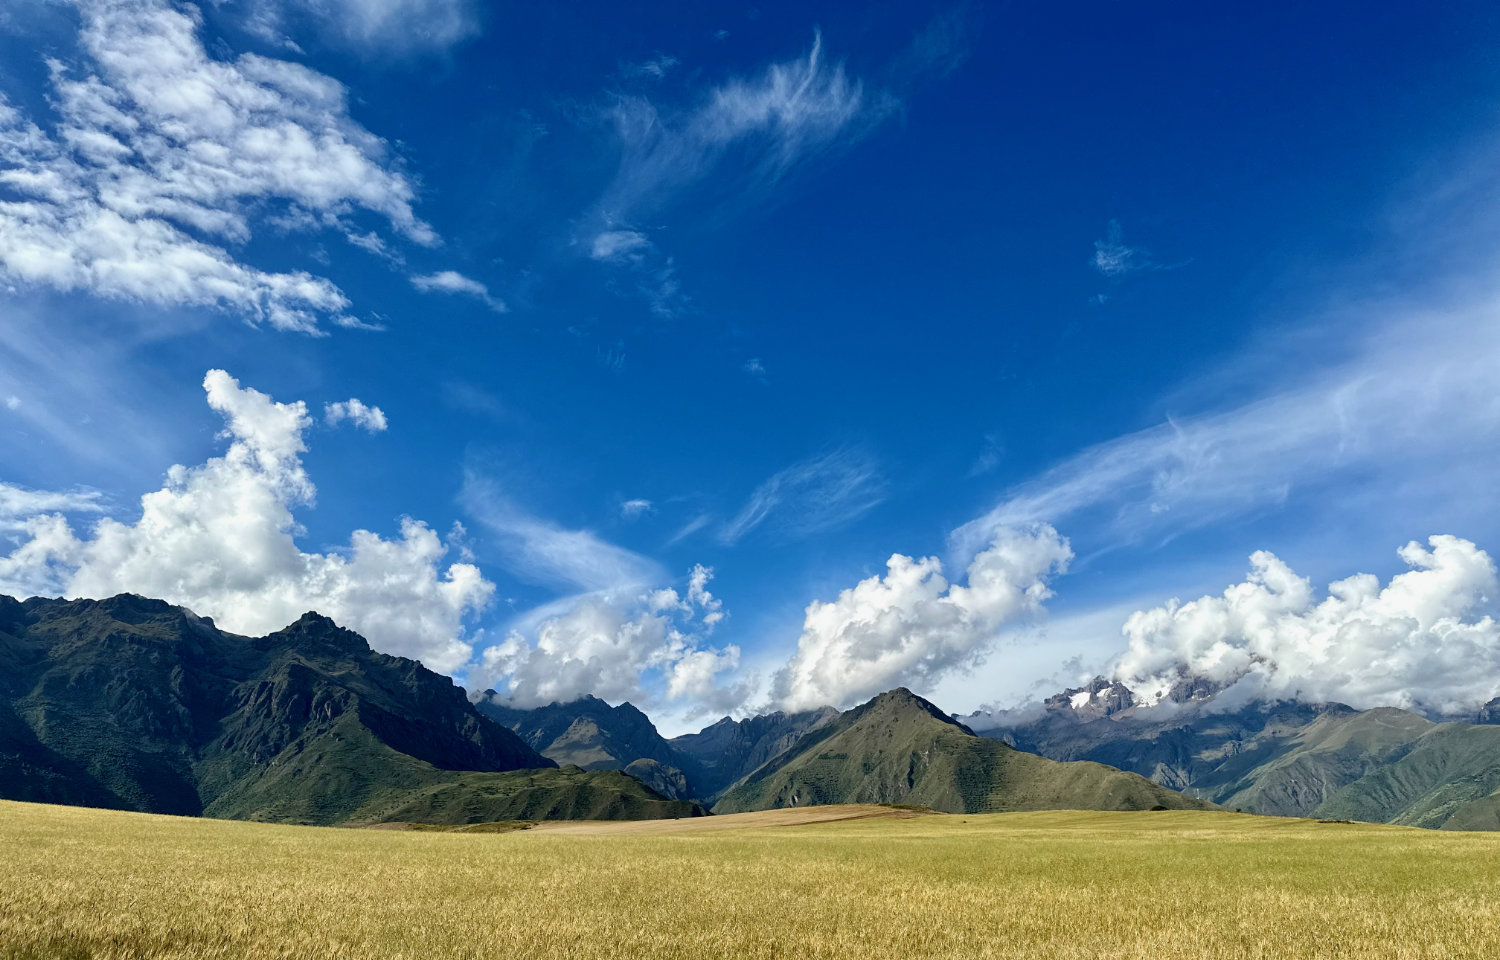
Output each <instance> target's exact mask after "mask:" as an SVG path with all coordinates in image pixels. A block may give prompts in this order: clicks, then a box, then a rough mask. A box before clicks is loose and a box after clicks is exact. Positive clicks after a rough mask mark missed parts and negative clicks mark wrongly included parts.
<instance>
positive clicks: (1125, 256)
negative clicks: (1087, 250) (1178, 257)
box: [1093, 220, 1187, 303]
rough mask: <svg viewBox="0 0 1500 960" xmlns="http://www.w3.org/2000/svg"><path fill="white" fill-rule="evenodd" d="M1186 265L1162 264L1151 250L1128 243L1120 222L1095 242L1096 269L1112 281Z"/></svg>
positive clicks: (1116, 221)
mask: <svg viewBox="0 0 1500 960" xmlns="http://www.w3.org/2000/svg"><path fill="white" fill-rule="evenodd" d="M1186 265H1187V261H1181V262H1178V263H1162V262H1160V261H1158V260H1157V259H1155V258H1154V257H1153V256H1152V255H1151V252H1150V251H1149V250H1146V249H1145V248H1143V247H1139V246H1132V245H1130V244H1128V243H1126V242H1125V228H1124V227H1122V226H1120V221H1118V220H1111V221H1110V222H1109V226H1108V227H1106V228H1105V233H1104V237H1103V238H1102V239H1099V240H1095V241H1094V260H1093V266H1094V269H1095V270H1097V271H1098V272H1099V273H1100V274H1102V275H1103V276H1105V277H1108V278H1109V279H1111V280H1121V279H1124V278H1125V277H1128V276H1130V275H1131V274H1133V273H1143V272H1146V271H1150V270H1176V269H1177V268H1178V267H1182V266H1186ZM1100 302H1101V303H1102V302H1103V301H1102V300H1101V301H1100Z"/></svg>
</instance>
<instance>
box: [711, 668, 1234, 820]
mask: <svg viewBox="0 0 1500 960" xmlns="http://www.w3.org/2000/svg"><path fill="white" fill-rule="evenodd" d="M827 803H903V804H915V805H918V806H924V807H930V808H932V809H934V810H942V811H946V812H949V813H990V812H1001V811H1007V810H1050V809H1084V810H1146V809H1151V808H1153V807H1164V808H1168V809H1206V808H1208V807H1209V806H1211V805H1210V804H1208V803H1205V802H1203V801H1201V800H1197V799H1195V798H1192V797H1188V796H1184V795H1183V794H1181V793H1178V792H1177V791H1175V790H1171V789H1169V788H1166V787H1163V786H1161V785H1159V784H1156V783H1152V782H1151V781H1149V780H1147V779H1145V778H1144V777H1140V776H1137V775H1135V774H1131V773H1124V772H1122V771H1119V770H1115V769H1112V768H1110V767H1106V766H1104V765H1102V764H1098V763H1088V762H1082V763H1058V762H1056V761H1053V760H1048V759H1046V758H1044V757H1040V756H1037V755H1035V754H1029V753H1023V752H1021V751H1018V750H1015V749H1014V748H1012V747H1010V746H1009V745H1008V744H1005V743H1002V742H1000V741H998V740H992V739H988V738H985V737H979V736H976V735H975V734H974V733H973V732H971V731H970V730H969V729H968V728H967V727H965V726H963V725H961V724H959V723H956V722H955V721H954V720H953V719H952V718H950V717H948V716H946V715H945V714H943V712H942V711H940V710H939V709H938V708H937V707H935V706H933V705H932V704H931V703H929V702H927V701H926V700H923V699H922V698H921V697H918V696H916V695H915V694H913V693H911V692H910V691H908V690H905V689H898V690H893V691H890V692H888V693H883V694H881V695H880V696H878V697H876V698H875V699H873V700H871V701H870V702H868V703H866V704H864V705H862V706H859V707H856V708H855V709H853V710H850V711H848V712H847V713H844V714H842V715H840V716H839V717H838V718H837V719H835V720H832V721H830V722H827V723H825V724H823V725H822V726H820V727H818V728H816V729H814V730H813V731H811V732H809V733H808V734H806V735H804V736H803V737H802V738H801V739H799V740H798V741H797V742H796V743H795V744H793V745H792V746H791V747H790V748H789V749H787V750H786V751H784V752H782V753H781V754H780V755H779V756H777V757H775V758H774V759H772V760H771V761H770V762H768V763H766V764H764V765H763V766H761V767H760V768H759V769H757V770H755V771H754V772H753V773H751V774H750V775H749V776H748V777H746V778H745V779H744V780H743V781H741V782H740V783H739V784H738V785H736V786H735V787H733V788H731V789H730V790H729V791H728V792H727V793H726V794H725V795H724V796H723V798H721V799H720V800H719V802H718V804H717V805H716V806H715V807H714V812H716V813H741V812H746V811H750V810H766V809H773V808H777V807H791V806H807V805H815V804H827Z"/></svg>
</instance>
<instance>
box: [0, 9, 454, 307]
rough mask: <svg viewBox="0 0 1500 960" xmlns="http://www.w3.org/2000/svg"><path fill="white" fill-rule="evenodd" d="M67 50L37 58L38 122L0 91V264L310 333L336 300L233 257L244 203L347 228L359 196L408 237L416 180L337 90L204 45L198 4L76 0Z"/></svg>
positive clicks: (245, 213)
mask: <svg viewBox="0 0 1500 960" xmlns="http://www.w3.org/2000/svg"><path fill="white" fill-rule="evenodd" d="M77 6H78V8H79V12H80V14H81V17H82V31H81V33H80V36H79V51H80V57H79V61H78V62H76V63H72V64H65V63H63V62H61V61H57V60H50V61H48V63H49V66H50V67H51V71H52V95H51V100H52V103H53V105H54V107H55V108H56V117H55V120H54V121H53V122H52V124H51V129H50V130H49V129H43V127H42V126H40V125H39V124H38V123H37V122H36V121H34V120H33V119H31V118H28V117H27V116H26V115H24V114H23V113H22V112H21V111H20V110H19V109H17V108H16V107H15V106H13V105H12V104H11V103H9V102H8V101H6V100H5V99H4V97H3V96H0V186H3V187H4V188H5V189H6V190H7V192H8V193H9V194H11V195H12V196H13V197H14V198H15V199H7V200H4V201H0V276H3V277H4V278H5V279H7V280H9V281H10V282H12V283H16V284H21V285H28V286H43V287H51V288H54V289H58V290H68V291H71V290H82V291H86V292H89V293H92V294H95V295H97V296H101V297H105V298H109V299H116V300H133V301H141V302H146V303H154V304H162V305H190V306H217V307H221V308H223V309H226V310H229V311H231V312H233V313H236V314H238V315H240V316H241V317H243V318H245V319H246V320H248V321H250V322H252V323H261V322H264V323H268V324H270V325H271V326H273V327H276V328H278V329H286V330H299V331H303V332H313V331H315V330H316V329H317V328H318V325H319V321H320V319H323V318H332V319H334V320H339V321H342V322H344V323H346V324H348V323H349V322H350V321H351V318H349V317H347V316H346V314H345V311H346V310H347V308H348V306H349V302H348V299H347V298H346V297H345V296H344V294H343V293H342V292H341V291H340V290H339V289H338V287H336V286H335V285H334V284H333V283H332V282H330V281H328V280H326V279H324V278H321V277H316V276H313V275H312V274H309V273H307V272H304V271H296V272H290V273H275V272H267V271H263V270H260V269H257V268H255V267H253V266H250V265H248V264H245V263H242V262H241V261H240V260H239V259H237V257H236V255H235V254H233V253H232V252H231V251H230V247H231V246H233V245H238V244H242V243H244V242H245V241H246V240H248V239H250V238H251V235H252V224H253V223H254V222H255V220H256V219H257V217H259V218H261V219H267V218H268V210H269V206H270V205H274V206H275V209H276V210H277V211H278V212H277V213H276V215H275V221H276V223H278V224H279V225H280V226H281V227H283V228H287V229H294V228H311V227H318V226H339V227H341V229H342V230H343V231H344V232H348V227H347V226H344V224H346V222H347V221H349V220H350V219H351V218H353V217H354V216H355V215H356V214H357V212H358V211H360V210H363V211H366V212H368V213H372V214H375V215H377V216H379V217H382V218H384V219H385V220H386V221H387V222H388V223H389V224H390V225H391V227H392V228H394V229H395V230H397V231H399V232H400V233H402V234H404V235H405V236H406V237H407V238H408V239H410V240H413V241H415V242H417V243H421V244H432V243H435V242H436V241H437V237H436V235H435V234H434V233H433V231H432V229H431V227H429V226H428V225H427V224H425V223H423V222H422V221H421V220H420V219H418V218H417V216H416V215H415V213H414V212H413V210H412V203H413V200H414V197H415V189H414V187H413V185H412V183H411V182H410V181H409V180H408V179H407V178H406V177H405V176H404V175H403V174H401V173H400V172H399V171H398V170H397V169H395V167H394V165H393V163H392V161H391V160H390V158H389V157H388V151H387V149H386V145H385V143H384V141H382V140H381V139H380V138H379V137H376V136H375V135H373V134H371V133H370V132H369V131H367V130H365V129H364V128H363V127H361V126H360V125H359V124H357V123H355V122H354V121H353V120H352V119H350V117H349V114H348V102H347V101H348V95H347V92H346V91H345V89H344V87H343V86H342V85H340V84H339V83H338V82H336V81H334V80H332V79H330V78H329V77H327V76H325V75H323V74H321V73H318V72H316V71H314V70H310V69H308V68H307V67H304V66H301V65H299V64H295V63H290V62H286V61H282V60H275V59H270V58H267V57H262V56H258V55H255V54H248V53H247V54H243V55H241V56H239V57H237V58H235V59H233V60H220V59H215V58H214V57H212V56H210V55H209V54H208V52H207V51H206V50H205V48H204V45H203V42H202V40H201V39H200V37H199V31H200V28H201V16H200V14H199V12H198V9H197V8H196V7H193V6H191V5H182V6H178V5H175V4H170V3H167V2H164V0H141V2H134V3H124V2H117V0H80V2H79V3H78V4H77Z"/></svg>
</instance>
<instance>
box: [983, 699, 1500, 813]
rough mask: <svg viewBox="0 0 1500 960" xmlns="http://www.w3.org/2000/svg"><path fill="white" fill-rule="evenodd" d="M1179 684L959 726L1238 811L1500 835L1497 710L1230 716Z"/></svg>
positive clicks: (1303, 709) (1330, 710)
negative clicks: (1150, 697) (1161, 691)
mask: <svg viewBox="0 0 1500 960" xmlns="http://www.w3.org/2000/svg"><path fill="white" fill-rule="evenodd" d="M1218 694H1219V691H1218V690H1217V688H1216V687H1215V686H1214V685H1212V684H1208V683H1206V682H1202V681H1198V682H1192V681H1189V682H1185V683H1182V684H1179V685H1178V687H1177V688H1176V689H1175V690H1173V691H1172V693H1171V694H1170V695H1169V696H1168V698H1167V700H1166V701H1165V702H1163V703H1161V704H1152V705H1146V704H1143V703H1141V702H1140V701H1139V698H1137V697H1136V695H1135V694H1134V693H1133V692H1132V691H1131V690H1130V689H1129V688H1127V687H1125V686H1124V685H1123V684H1121V683H1119V682H1118V681H1111V680H1108V679H1105V678H1103V677H1100V678H1096V679H1095V680H1093V681H1092V682H1091V683H1089V684H1087V685H1086V686H1083V687H1078V688H1075V689H1070V690H1065V691H1063V692H1062V693H1059V694H1057V695H1056V696H1053V697H1050V698H1048V699H1047V700H1046V701H1045V702H1044V703H1043V704H1042V706H1041V709H1040V711H1030V712H1026V713H1022V714H1021V715H1019V716H1018V715H1006V714H983V713H981V714H974V715H971V716H969V717H965V718H963V719H964V720H965V721H966V722H967V723H968V724H969V725H970V726H972V727H974V728H975V729H976V730H977V731H978V732H979V733H981V734H984V735H986V736H989V737H993V738H997V739H1002V740H1004V741H1005V742H1008V743H1010V744H1012V745H1014V746H1015V747H1017V748H1018V749H1022V750H1027V751H1032V752H1035V753H1038V754H1040V755H1042V756H1046V757H1050V758H1052V759H1055V760H1094V761H1097V762H1099V763H1106V764H1109V765H1111V766H1114V767H1118V768H1120V769H1122V770H1128V771H1132V772H1135V773H1138V774H1141V775H1142V776H1145V777H1149V778H1150V779H1152V780H1154V781H1156V782H1158V783H1161V784H1164V785H1167V786H1171V787H1173V788H1176V789H1178V790H1182V791H1184V792H1186V793H1189V794H1192V795H1194V796H1198V797H1202V798H1204V799H1207V800H1212V801H1214V802H1215V803H1218V804H1220V805H1222V806H1225V807H1228V808H1231V809H1241V810H1245V811H1246V812H1252V813H1261V814H1270V815H1279V816H1300V817H1318V818H1324V819H1350V820H1369V821H1375V822H1381V823H1396V824H1405V825H1409V826H1420V827H1447V828H1449V829H1487V830H1494V829H1500V725H1495V724H1494V723H1493V722H1492V719H1493V718H1500V716H1497V715H1500V710H1496V709H1495V704H1490V705H1488V706H1486V707H1485V708H1484V709H1483V710H1481V711H1480V713H1479V715H1478V716H1477V717H1475V718H1474V721H1477V722H1463V721H1453V720H1443V719H1442V718H1437V719H1436V720H1435V719H1433V718H1428V717H1424V716H1421V715H1419V714H1417V713H1414V712H1412V711H1409V710H1401V709H1397V708H1394V707H1377V708H1374V709H1370V710H1356V709H1354V708H1352V707H1349V706H1346V705H1344V704H1340V703H1317V704H1308V703H1300V702H1295V701H1255V702H1251V703H1248V704H1243V705H1231V704H1228V703H1225V702H1223V701H1222V700H1221V699H1220V697H1219V696H1218Z"/></svg>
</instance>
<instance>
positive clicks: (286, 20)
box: [246, 0, 479, 55]
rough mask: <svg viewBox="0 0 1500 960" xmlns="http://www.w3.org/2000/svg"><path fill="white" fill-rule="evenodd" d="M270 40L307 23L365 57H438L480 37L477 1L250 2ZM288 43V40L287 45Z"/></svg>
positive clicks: (257, 28) (253, 20) (257, 27)
mask: <svg viewBox="0 0 1500 960" xmlns="http://www.w3.org/2000/svg"><path fill="white" fill-rule="evenodd" d="M246 3H247V5H248V6H250V8H251V11H252V14H251V16H250V17H249V18H248V25H249V26H250V28H251V29H252V30H253V31H254V32H256V33H259V34H260V35H261V36H263V37H266V38H267V39H271V40H273V41H274V40H283V41H284V38H282V37H281V36H280V34H281V33H282V32H283V31H285V30H295V29H296V27H297V26H298V25H299V24H298V21H301V20H309V21H311V22H312V24H313V25H314V26H315V27H316V28H317V30H318V33H319V35H320V36H321V37H322V38H323V39H324V40H325V41H327V42H330V43H333V44H335V45H338V46H342V47H345V48H348V49H352V50H356V51H359V52H362V53H367V54H398V55H400V54H416V53H434V52H439V51H442V50H446V49H447V48H449V47H451V46H453V45H454V44H457V43H459V42H461V41H463V40H467V39H469V38H470V37H473V36H476V35H477V34H478V33H479V17H478V16H477V13H476V11H475V4H474V2H473V0H271V2H263V0H262V2H253V3H252V2H251V0H246ZM284 42H287V41H284Z"/></svg>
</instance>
